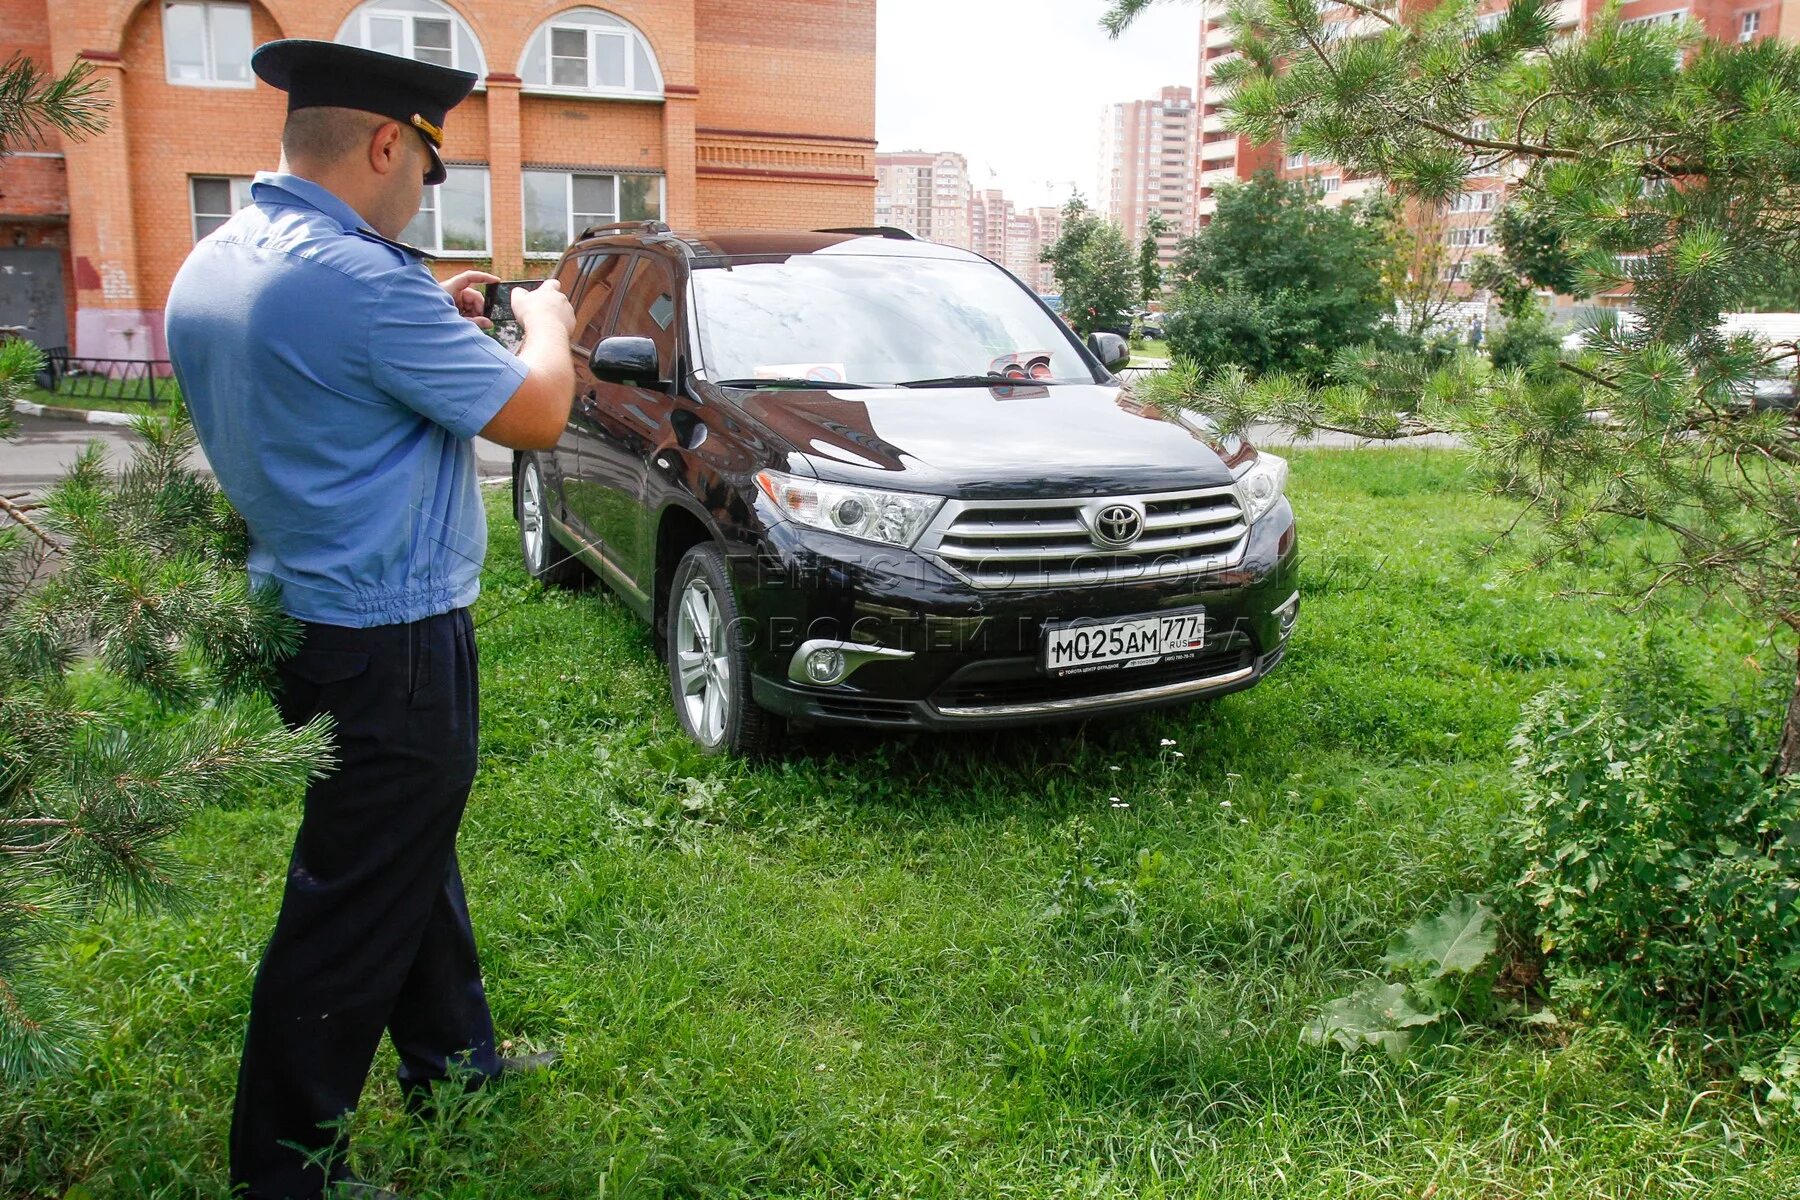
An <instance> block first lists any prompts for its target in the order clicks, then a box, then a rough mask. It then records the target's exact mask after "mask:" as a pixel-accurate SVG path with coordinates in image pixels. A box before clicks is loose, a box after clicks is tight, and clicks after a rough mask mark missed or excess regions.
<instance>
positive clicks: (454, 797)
mask: <svg viewBox="0 0 1800 1200" xmlns="http://www.w3.org/2000/svg"><path fill="white" fill-rule="evenodd" d="M252 62H253V65H254V66H255V68H256V72H257V74H258V75H259V76H260V77H261V78H262V79H263V80H265V81H266V82H268V83H270V84H272V85H273V86H275V87H278V88H281V89H283V90H285V91H286V92H287V93H288V101H289V111H288V119H287V124H286V126H285V128H284V130H283V133H282V164H281V170H280V171H279V172H276V173H264V174H261V175H258V176H257V178H256V182H255V184H254V185H253V186H252V188H251V200H252V202H251V204H250V205H249V206H247V207H246V208H244V209H243V210H242V211H240V212H239V213H238V214H237V215H236V216H234V217H233V218H232V219H231V220H230V221H229V222H227V223H226V224H225V226H224V227H222V228H221V229H219V230H218V231H217V232H215V233H213V234H212V235H210V236H209V237H207V238H206V239H205V240H203V241H202V242H201V243H200V244H199V245H197V246H196V247H195V248H194V251H193V253H192V254H191V255H190V256H189V258H188V260H187V262H186V264H184V265H183V267H182V269H181V272H180V274H179V275H177V276H176V279H175V283H174V286H173V288H172V289H171V291H170V294H169V301H168V310H167V311H168V341H169V352H170V357H171V358H172V359H173V361H174V364H175V371H176V375H177V376H178V378H179V379H180V382H181V387H182V392H183V394H184V396H185V397H186V398H187V403H188V406H189V408H190V409H191V411H192V413H193V418H194V424H195V426H196V428H197V429H198V431H199V434H200V440H201V443H202V445H203V446H204V447H205V450H206V454H207V457H208V459H209V460H210V461H211V463H212V466H213V469H214V471H215V473H216V474H217V476H218V479H219V484H220V486H221V488H222V489H223V490H224V492H225V494H226V496H227V497H229V499H230V500H231V502H232V504H233V505H234V506H235V507H236V508H237V510H238V511H239V512H240V513H242V514H243V516H244V519H245V521H246V522H247V524H248V526H249V531H250V558H249V568H250V574H251V578H252V580H253V582H255V583H256V584H259V585H270V586H273V587H274V588H276V589H277V590H278V591H279V593H280V596H281V601H282V605H283V607H284V608H285V609H286V610H287V611H288V612H289V613H290V614H292V615H293V616H294V617H296V618H298V619H299V620H300V621H301V622H302V627H303V638H302V642H301V647H300V650H299V652H298V653H297V654H296V655H295V656H294V657H293V658H291V659H289V660H288V661H287V662H285V663H283V664H281V667H280V687H279V691H278V696H277V703H278V706H279V708H280V710H281V714H282V717H283V719H285V720H286V721H288V722H289V723H291V724H294V725H298V724H301V723H304V722H306V721H309V720H311V719H313V718H314V717H316V716H318V715H320V714H329V715H330V716H331V718H332V720H333V723H334V728H335V738H336V748H337V765H336V766H335V768H334V769H333V770H332V771H331V772H330V773H329V774H328V775H327V776H326V777H325V778H322V779H319V780H316V781H315V782H314V783H313V784H312V786H311V787H309V788H308V790H307V795H306V806H305V812H304V815H303V817H302V820H301V823H300V829H299V832H298V835H297V836H296V839H295V843H294V850H293V856H292V859H291V862H290V864H289V868H288V874H287V881H286V887H285V890H284V893H283V897H282V906H281V915H280V917H279V919H278V920H277V922H276V927H275V932H274V934H273V936H272V937H271V939H270V942H269V945H268V948H267V950H266V951H265V953H264V957H263V961H262V965H261V967H260V968H259V969H258V971H257V977H256V983H255V986H254V989H253V992H252V997H251V1010H250V1022H249V1028H248V1030H247V1032H246V1035H245V1043H244V1057H243V1062H242V1066H241V1068H240V1073H239V1079H238V1096H237V1104H236V1108H235V1111H234V1114H233V1118H232V1129H231V1174H232V1182H233V1184H234V1186H236V1187H240V1188H243V1189H246V1191H247V1194H248V1195H249V1196H251V1197H254V1198H258V1200H300V1198H303V1197H304V1198H309V1200H310V1198H311V1197H315V1196H319V1195H321V1194H322V1193H323V1191H324V1189H325V1188H326V1187H327V1186H328V1185H344V1184H347V1185H353V1186H361V1185H356V1184H355V1181H352V1180H350V1179H349V1177H348V1172H347V1170H346V1168H345V1166H344V1147H343V1146H342V1144H341V1143H340V1142H339V1141H338V1140H337V1139H338V1133H337V1129H336V1126H337V1125H338V1124H339V1123H341V1120H342V1118H343V1116H344V1115H345V1114H346V1113H348V1112H349V1111H350V1110H352V1109H353V1108H355V1106H356V1104H357V1101H358V1099H359V1097H360V1095H361V1091H362V1086H363V1083H364V1080H365V1078H366V1077H367V1075H368V1069H369V1064H370V1062H371V1060H372V1059H373V1056H374V1053H375V1050H376V1047H377V1045H378V1044H379V1042H380V1039H381V1034H382V1031H383V1030H384V1029H385V1030H386V1031H387V1032H388V1034H389V1036H390V1037H391V1038H392V1040H393V1043H394V1047H395V1049H396V1050H397V1051H398V1053H399V1057H400V1081H401V1086H402V1088H403V1089H404V1091H405V1093H406V1094H407V1096H408V1098H409V1100H419V1099H421V1098H422V1097H424V1096H426V1095H428V1093H429V1090H430V1088H431V1087H432V1085H433V1084H434V1083H437V1082H438V1081H441V1080H444V1079H447V1078H450V1077H451V1076H452V1075H454V1074H457V1073H458V1072H459V1071H466V1072H468V1073H469V1075H468V1077H467V1078H468V1079H469V1080H470V1081H471V1082H472V1083H474V1084H479V1083H481V1082H484V1081H486V1080H488V1079H491V1078H493V1077H495V1076H498V1075H499V1074H501V1073H502V1072H504V1071H506V1070H509V1069H520V1068H524V1067H527V1066H531V1065H541V1063H542V1061H543V1059H544V1057H545V1056H538V1058H537V1059H536V1060H532V1061H525V1060H520V1061H514V1060H507V1059H502V1058H501V1057H499V1055H498V1054H497V1053H496V1051H495V1046H494V1030H493V1023H492V1020H491V1018H490V1017H489V1015H488V1008H487V1000H486V996H485V994H484V992H483V990H482V983H481V970H480V965H479V963H478V961H477V958H476V949H475V938H474V933H473V931H472V929H471V927H470V923H469V915H468V909H467V906H466V904H465V902H464V898H463V891H462V881H461V877H460V874H459V872H458V869H457V862H456V831H457V826H458V824H459V823H460V821H461V819H462V811H463V806H464V804H465V802H466V801H467V798H468V793H469V786H470V784H471V782H472V780H473V778H474V774H475V765H476V763H475V759H476V737H477V715H478V714H477V680H476V661H475V638H474V631H473V628H472V625H471V622H470V620H469V614H468V606H469V605H470V604H471V603H473V602H474V600H475V598H476V596H477V594H478V593H479V592H480V572H481V566H482V558H483V555H484V553H485V551H486V547H487V527H486V520H485V517H484V514H483V510H482V507H481V496H480V491H479V486H478V482H477V480H476V476H475V459H474V452H473V447H472V446H471V444H470V439H471V438H472V437H473V436H475V435H476V434H477V433H479V434H481V435H482V436H484V437H488V438H491V439H493V440H495V441H497V442H499V443H501V444H502V445H506V446H511V447H513V448H516V449H545V448H548V447H550V446H553V445H554V444H555V442H556V439H557V437H558V436H559V435H560V433H561V431H562V429H563V426H564V424H565V423H566V422H567V420H568V414H569V402H570V399H571V396H572V394H573V389H574V373H573V368H572V363H571V360H570V355H569V337H570V333H571V332H572V330H573V327H574V314H573V312H572V311H571V310H570V307H569V302H568V299H567V298H566V297H564V296H563V295H562V293H561V292H560V291H559V290H558V285H557V284H556V283H555V281H550V282H547V283H545V284H544V285H543V286H541V287H539V288H536V289H534V290H531V291H524V290H520V291H518V292H515V294H514V296H513V310H514V313H515V314H516V315H517V317H518V319H519V322H520V324H521V326H522V327H523V329H524V331H525V340H524V342H523V344H522V345H521V346H520V348H519V353H518V355H517V356H516V357H515V356H514V355H513V354H511V353H508V352H507V351H506V350H505V349H504V348H502V347H501V346H500V345H499V344H498V343H497V342H495V341H494V340H493V339H492V338H490V337H488V336H487V335H486V334H485V333H483V332H482V330H481V329H480V328H478V327H477V323H476V322H477V321H478V319H479V313H480V309H481V295H480V293H479V292H478V291H477V290H476V289H475V288H474V287H473V286H472V285H473V284H475V283H478V282H492V281H494V278H493V276H490V275H485V274H482V273H480V272H473V271H469V272H464V273H462V274H461V275H458V276H456V277H455V278H453V279H451V280H449V281H448V282H447V283H444V284H441V285H440V284H439V283H438V282H437V281H436V280H435V279H434V278H433V277H432V275H431V273H430V272H429V271H428V270H427V269H426V268H425V266H424V265H423V263H422V261H421V259H422V257H423V255H422V254H421V253H420V252H419V251H416V250H413V249H411V248H409V247H406V246H404V245H401V244H400V243H398V242H396V241H395V240H394V239H395V238H396V237H398V235H399V234H400V232H401V231H402V230H403V229H404V228H405V227H406V225H407V223H408V222H409V221H410V220H411V219H412V218H413V216H414V215H415V214H416V213H417V212H418V209H419V204H420V198H421V195H422V192H423V188H424V186H425V185H426V184H431V183H439V182H442V181H443V178H444V167H443V162H442V160H441V158H440V157H439V153H438V151H439V147H440V146H441V144H442V140H443V129H442V127H443V123H444V117H445V114H446V113H447V112H448V111H449V109H451V108H453V107H454V106H455V105H456V104H457V103H459V102H460V101H461V100H462V99H463V98H464V97H465V96H466V95H467V94H468V93H469V90H470V89H471V87H473V85H474V83H475V76H473V75H470V74H468V73H466V72H462V71H451V70H448V69H446V68H443V67H437V66H434V65H431V64H427V63H419V62H414V61H412V60H410V59H403V58H396V57H393V56H390V55H385V54H377V53H375V52H373V51H367V50H360V49H356V48H354V47H347V46H337V45H332V44H330V43H323V42H308V41H283V42H272V43H270V44H268V45H266V46H263V47H261V48H259V49H258V51H257V52H256V55H255V56H254V58H253V60H252ZM364 1194H381V1193H364Z"/></svg>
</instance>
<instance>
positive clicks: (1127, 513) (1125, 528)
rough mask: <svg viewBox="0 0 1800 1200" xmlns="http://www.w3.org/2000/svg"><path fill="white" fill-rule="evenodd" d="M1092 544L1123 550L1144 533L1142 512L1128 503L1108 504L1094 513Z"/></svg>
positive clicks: (1107, 548)
mask: <svg viewBox="0 0 1800 1200" xmlns="http://www.w3.org/2000/svg"><path fill="white" fill-rule="evenodd" d="M1093 535H1094V545H1096V546H1098V547H1100V548H1101V549H1102V550H1123V549H1124V548H1125V547H1127V546H1129V545H1131V544H1132V543H1133V542H1135V541H1137V540H1138V538H1140V537H1142V536H1143V535H1144V514H1143V513H1141V512H1139V511H1138V510H1137V509H1135V508H1133V507H1131V505H1129V504H1109V505H1107V506H1106V507H1105V508H1103V509H1101V510H1100V511H1099V512H1097V513H1095V514H1094V527H1093Z"/></svg>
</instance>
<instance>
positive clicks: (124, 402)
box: [23, 380, 180, 415]
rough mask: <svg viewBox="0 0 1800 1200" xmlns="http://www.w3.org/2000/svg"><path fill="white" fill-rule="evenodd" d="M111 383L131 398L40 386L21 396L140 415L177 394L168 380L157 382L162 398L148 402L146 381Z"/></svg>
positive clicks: (161, 406) (160, 407) (154, 410)
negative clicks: (71, 393) (70, 391)
mask: <svg viewBox="0 0 1800 1200" xmlns="http://www.w3.org/2000/svg"><path fill="white" fill-rule="evenodd" d="M112 386H113V388H114V390H115V391H119V390H122V391H123V392H124V393H125V396H129V397H133V398H131V399H126V398H122V397H120V396H116V395H108V396H73V395H69V394H67V393H64V392H47V391H45V390H44V389H43V388H40V387H28V388H26V389H25V392H24V395H23V398H24V399H26V400H29V401H31V402H32V403H34V404H48V405H51V406H53V407H56V408H97V409H104V410H106V411H108V412H124V413H133V414H140V415H141V414H144V413H160V412H167V411H168V408H169V406H168V403H167V400H168V399H169V398H172V397H175V396H178V395H179V394H180V392H179V390H178V389H177V388H176V387H175V384H174V382H173V381H172V380H171V381H168V382H166V383H160V384H158V385H157V386H156V388H155V389H154V391H155V394H156V395H157V396H159V397H162V399H163V402H161V403H150V402H149V401H148V399H147V397H148V396H149V395H150V393H151V391H152V389H151V387H150V386H149V385H146V384H144V383H141V382H136V381H134V382H131V383H128V384H126V385H124V386H123V387H122V388H121V387H120V385H116V384H115V385H112Z"/></svg>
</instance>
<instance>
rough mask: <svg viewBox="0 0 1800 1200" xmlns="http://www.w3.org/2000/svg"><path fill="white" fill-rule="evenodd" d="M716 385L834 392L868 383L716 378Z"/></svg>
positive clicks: (714, 384)
mask: <svg viewBox="0 0 1800 1200" xmlns="http://www.w3.org/2000/svg"><path fill="white" fill-rule="evenodd" d="M712 384H713V386H714V387H728V388H807V389H810V390H812V391H818V392H834V391H837V390H838V389H839V388H866V387H868V386H869V385H868V384H866V383H844V382H842V381H839V382H837V383H833V382H832V381H831V380H829V379H715V380H712Z"/></svg>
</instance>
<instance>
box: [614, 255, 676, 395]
mask: <svg viewBox="0 0 1800 1200" xmlns="http://www.w3.org/2000/svg"><path fill="white" fill-rule="evenodd" d="M613 333H614V335H616V336H618V337H647V338H649V339H650V340H651V341H653V342H655V343H656V361H657V363H658V364H659V365H660V366H661V367H662V372H663V378H665V379H667V378H668V377H669V373H670V371H671V370H672V368H673V367H674V364H675V278H674V276H673V275H672V274H670V272H669V269H668V267H666V266H664V265H663V264H662V263H660V262H658V261H656V260H655V259H652V258H640V259H638V261H637V266H635V267H634V268H632V272H631V282H630V283H629V284H627V285H626V287H625V298H624V299H623V300H622V301H620V302H619V315H618V318H617V319H616V320H615V321H614V322H613Z"/></svg>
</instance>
